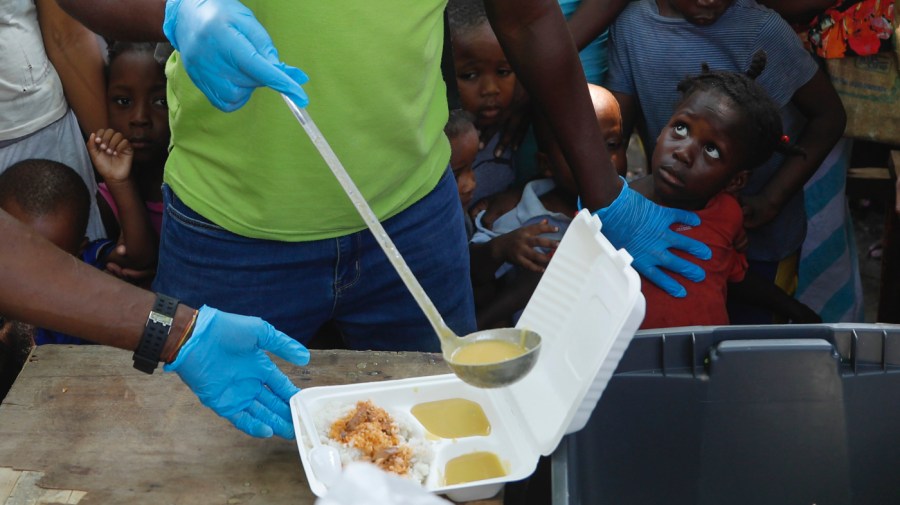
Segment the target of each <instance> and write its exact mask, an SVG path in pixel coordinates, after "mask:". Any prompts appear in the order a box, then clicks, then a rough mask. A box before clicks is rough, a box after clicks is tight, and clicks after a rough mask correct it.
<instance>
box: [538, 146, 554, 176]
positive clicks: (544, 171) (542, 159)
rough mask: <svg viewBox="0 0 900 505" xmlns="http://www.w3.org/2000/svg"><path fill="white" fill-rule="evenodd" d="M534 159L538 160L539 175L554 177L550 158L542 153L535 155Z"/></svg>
mask: <svg viewBox="0 0 900 505" xmlns="http://www.w3.org/2000/svg"><path fill="white" fill-rule="evenodd" d="M534 158H535V159H536V160H537V167H538V173H539V174H541V175H543V176H544V177H553V164H552V163H550V158H548V157H547V155H546V154H544V153H543V152H541V151H538V152H536V153H534Z"/></svg>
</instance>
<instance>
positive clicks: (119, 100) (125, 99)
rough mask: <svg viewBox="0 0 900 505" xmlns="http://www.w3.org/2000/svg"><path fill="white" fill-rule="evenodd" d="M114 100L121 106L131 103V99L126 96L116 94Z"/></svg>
mask: <svg viewBox="0 0 900 505" xmlns="http://www.w3.org/2000/svg"><path fill="white" fill-rule="evenodd" d="M112 102H113V103H114V104H116V105H119V106H121V107H127V106H129V105H131V99H130V98H128V97H125V96H116V97H113V99H112Z"/></svg>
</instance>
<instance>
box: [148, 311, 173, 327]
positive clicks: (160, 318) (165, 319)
mask: <svg viewBox="0 0 900 505" xmlns="http://www.w3.org/2000/svg"><path fill="white" fill-rule="evenodd" d="M148 319H150V321H152V322H154V323H159V324H161V325H163V326H172V316H167V315H165V314H160V313H159V312H150V317H149V318H148Z"/></svg>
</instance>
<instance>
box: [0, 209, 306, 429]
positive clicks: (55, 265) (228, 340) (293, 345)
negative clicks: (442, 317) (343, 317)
mask: <svg viewBox="0 0 900 505" xmlns="http://www.w3.org/2000/svg"><path fill="white" fill-rule="evenodd" d="M0 237H3V240H0V313H2V314H3V315H4V316H6V317H8V318H10V319H15V320H19V321H23V322H26V323H30V324H35V325H39V326H42V327H45V328H49V329H51V330H56V331H62V332H65V333H68V334H71V335H75V336H79V337H82V338H85V339H87V340H90V341H92V342H96V343H98V344H103V345H107V346H111V347H118V348H120V349H126V350H133V349H136V348H137V346H138V343H139V342H140V338H141V335H142V333H143V331H144V325H145V324H146V322H147V317H148V314H149V313H150V309H151V308H152V307H153V304H154V300H155V295H154V294H153V293H151V292H149V291H144V290H142V289H140V288H137V287H135V286H132V285H130V284H128V283H126V282H123V281H120V280H118V279H116V278H115V277H113V276H111V275H107V274H105V273H103V272H101V271H100V270H97V269H95V268H93V267H91V266H89V265H87V264H86V263H84V262H82V261H79V260H78V259H77V258H75V257H74V256H71V255H69V254H66V253H65V252H63V251H62V250H61V249H59V248H57V247H56V246H54V245H53V244H51V243H50V242H49V241H47V240H46V239H44V238H43V237H41V236H40V235H38V233H37V232H35V231H33V230H32V229H31V228H29V227H27V226H25V225H24V224H22V223H20V222H19V221H17V220H16V219H15V218H13V217H12V216H10V215H9V214H7V213H6V212H3V211H0ZM193 314H194V309H192V308H190V307H187V306H185V305H183V304H179V306H178V308H177V310H176V313H175V318H174V321H173V323H172V328H171V331H170V332H169V337H168V339H167V341H166V343H165V346H164V347H163V350H162V353H161V356H162V357H163V358H164V359H165V358H167V357H170V358H174V361H172V363H170V364H167V365H166V366H165V367H164V369H165V370H166V371H174V372H176V373H177V374H178V375H179V377H181V379H182V380H183V381H184V382H185V384H187V385H188V387H190V388H191V390H192V391H193V392H194V393H195V394H196V395H197V396H198V397H199V398H200V401H201V402H202V403H203V404H204V405H206V406H207V407H209V408H211V409H212V410H214V411H215V412H216V413H217V414H219V415H220V416H222V417H225V418H226V419H228V420H229V421H231V423H232V424H234V425H235V427H237V428H238V429H240V430H242V431H244V432H245V433H248V434H250V435H253V436H257V437H269V436H272V435H273V434H277V435H280V436H283V437H285V438H293V436H294V433H293V431H294V430H293V427H292V421H291V417H290V408H289V407H288V404H287V402H288V400H289V399H290V397H291V396H293V395H294V394H295V393H296V392H297V391H298V389H297V388H296V387H295V386H294V385H293V384H291V382H290V380H289V379H288V378H287V376H285V375H284V373H282V372H281V371H280V370H279V369H278V367H276V366H275V364H274V363H273V362H272V360H271V359H270V358H269V356H268V355H267V354H266V353H265V351H270V352H272V353H274V354H276V355H278V356H280V357H282V358H284V359H286V360H288V361H289V362H291V363H294V364H296V365H305V364H306V363H307V362H308V361H309V352H308V351H307V350H306V348H305V347H303V346H302V345H300V343H298V342H297V341H295V340H293V339H291V338H290V337H288V336H287V335H285V334H283V333H281V332H279V331H277V330H275V329H274V328H272V326H271V325H269V324H268V323H266V322H265V321H263V320H262V319H259V318H256V317H245V316H238V315H234V314H227V313H224V312H219V311H217V310H216V309H212V308H209V307H206V306H204V307H202V308H201V309H200V310H199V312H198V314H197V321H196V325H194V327H193V331H192V332H191V333H189V336H188V340H187V342H186V343H185V344H184V345H183V346H182V347H181V348H180V349H179V347H178V344H179V339H180V337H181V335H182V334H184V333H185V331H188V330H190V326H191V319H192V317H193ZM173 354H174V355H175V356H173Z"/></svg>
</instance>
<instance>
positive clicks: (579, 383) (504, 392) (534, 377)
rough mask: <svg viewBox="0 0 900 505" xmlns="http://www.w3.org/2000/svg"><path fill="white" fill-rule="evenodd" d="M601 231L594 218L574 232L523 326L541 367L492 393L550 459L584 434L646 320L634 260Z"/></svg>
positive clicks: (579, 221) (578, 223)
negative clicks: (534, 339) (537, 339)
mask: <svg viewBox="0 0 900 505" xmlns="http://www.w3.org/2000/svg"><path fill="white" fill-rule="evenodd" d="M600 228H601V223H600V219H599V218H598V217H597V216H594V215H591V214H590V213H589V212H588V211H587V210H582V211H581V212H579V214H578V215H577V216H576V217H575V219H574V220H573V221H572V223H571V224H570V225H569V227H568V229H567V230H566V233H565V235H564V236H563V239H562V240H561V241H560V244H559V247H558V248H557V249H556V251H555V252H554V254H553V259H552V260H551V261H550V264H549V265H548V266H547V269H546V271H545V272H544V274H543V275H542V277H541V281H540V283H539V284H538V286H537V288H536V289H535V292H534V294H533V295H532V297H531V299H530V300H529V302H528V305H527V306H526V307H525V310H524V312H523V313H522V317H521V318H520V319H519V321H518V323H517V324H516V327H517V328H528V329H530V330H534V331H536V332H538V333H539V334H540V335H541V339H542V343H541V352H540V355H539V357H538V361H537V363H536V364H535V366H534V369H532V371H531V372H530V373H529V374H528V375H526V376H525V377H524V378H523V379H522V380H520V381H518V382H516V383H514V384H512V385H510V386H507V387H505V388H499V389H496V390H489V394H490V395H495V396H499V397H500V398H495V400H497V401H498V402H502V403H505V404H508V405H510V406H511V407H510V408H511V409H513V410H514V411H516V412H515V414H516V415H517V416H520V419H521V420H522V422H523V423H524V424H525V426H526V430H525V431H527V432H528V433H530V434H531V436H532V437H533V440H534V443H535V445H536V447H537V448H538V449H539V450H540V452H541V454H543V455H545V456H547V455H549V454H550V453H552V452H553V451H554V450H555V449H556V446H557V445H559V442H560V441H561V440H562V437H563V436H564V435H566V434H567V433H571V432H574V431H577V430H579V429H581V428H582V427H584V424H585V423H586V422H587V420H588V418H589V417H590V415H591V412H592V411H593V409H594V406H596V404H597V401H598V400H599V399H600V395H601V393H602V392H603V390H604V389H605V388H606V384H607V383H608V382H609V379H610V378H611V377H612V374H613V372H614V371H615V369H616V366H617V365H618V363H619V360H620V359H621V357H622V355H623V354H624V352H625V349H626V348H627V347H628V343H629V342H630V341H631V337H632V336H633V335H634V332H635V331H636V330H637V329H638V327H639V326H640V323H641V321H642V320H643V317H644V297H643V295H642V294H641V281H640V277H639V276H638V273H637V272H636V271H635V270H634V269H633V268H632V267H631V260H632V258H631V255H629V254H628V252H626V251H625V250H624V249H622V250H616V249H615V247H614V246H613V245H612V244H611V243H610V242H609V241H608V240H607V239H606V238H605V237H604V236H603V235H602V234H601V233H599V231H600Z"/></svg>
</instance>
